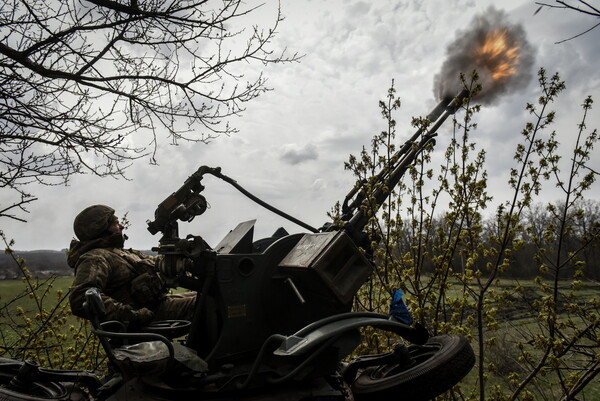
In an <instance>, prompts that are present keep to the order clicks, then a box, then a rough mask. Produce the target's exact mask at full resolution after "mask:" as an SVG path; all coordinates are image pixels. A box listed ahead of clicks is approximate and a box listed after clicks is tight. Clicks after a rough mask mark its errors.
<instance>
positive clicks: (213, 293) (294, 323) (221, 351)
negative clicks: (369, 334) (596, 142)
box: [148, 90, 468, 386]
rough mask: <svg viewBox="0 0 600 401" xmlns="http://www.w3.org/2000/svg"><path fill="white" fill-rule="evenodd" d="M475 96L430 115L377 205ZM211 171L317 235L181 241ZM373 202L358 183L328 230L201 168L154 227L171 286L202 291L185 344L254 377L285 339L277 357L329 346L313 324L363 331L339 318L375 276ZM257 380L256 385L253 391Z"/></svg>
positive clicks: (384, 178) (417, 330)
mask: <svg viewBox="0 0 600 401" xmlns="http://www.w3.org/2000/svg"><path fill="white" fill-rule="evenodd" d="M467 96H468V92H467V91H466V90H465V91H463V92H461V93H460V94H458V96H457V97H455V98H453V99H445V100H443V101H442V102H440V103H439V104H438V105H437V106H436V107H435V108H434V110H433V111H432V112H431V113H430V114H429V115H427V117H426V118H427V120H428V121H429V122H430V124H428V125H427V126H424V127H422V128H420V129H418V130H417V131H416V132H415V133H414V134H413V136H412V137H411V138H409V140H408V141H407V142H406V143H405V144H404V145H403V146H402V147H401V148H400V149H399V150H398V151H397V153H396V154H395V155H394V156H393V158H392V163H391V164H390V165H389V166H386V168H384V169H383V170H382V171H381V172H380V173H379V174H378V175H377V176H376V179H375V182H376V183H377V184H378V185H376V186H375V187H374V191H373V193H371V194H369V198H370V199H374V201H375V202H374V203H375V205H376V206H379V205H381V204H383V203H384V201H385V199H386V198H387V197H388V196H389V191H390V189H391V188H393V187H395V186H396V185H397V184H398V183H399V182H400V180H401V179H402V176H403V175H404V173H405V172H406V171H407V169H408V168H409V167H410V165H411V164H412V163H413V162H414V161H415V159H416V158H417V157H418V156H419V154H420V153H421V152H423V150H424V149H426V147H427V146H429V145H430V144H431V143H432V142H433V141H434V140H435V137H436V135H437V133H436V132H437V130H438V128H439V127H440V126H441V125H442V124H443V123H444V122H445V121H446V120H447V119H448V117H449V116H451V115H452V114H454V113H455V112H456V111H457V110H458V108H459V107H460V106H461V105H462V103H463V101H464V99H465V98H466V97H467ZM206 174H209V175H212V176H214V177H217V178H220V179H222V180H224V181H226V182H228V183H229V184H231V185H233V186H234V187H235V188H236V189H238V190H239V191H241V192H242V193H244V194H245V195H246V196H248V197H250V198H251V199H252V200H254V201H255V202H257V203H258V204H260V205H261V206H264V207H266V208H268V209H269V210H271V211H272V212H274V213H276V214H278V215H280V216H282V217H284V218H286V219H288V220H290V221H292V222H294V223H296V224H298V225H300V226H301V227H303V228H305V229H306V230H308V231H309V233H306V234H304V233H300V234H288V233H287V232H285V230H282V229H280V230H278V231H277V232H275V234H274V235H273V236H272V237H270V238H265V239H262V240H259V241H254V240H253V227H254V222H255V221H254V220H253V221H247V222H244V223H240V224H239V225H238V226H237V227H236V228H235V229H234V230H232V231H231V232H230V233H229V234H227V235H226V236H225V238H224V239H223V240H222V241H221V242H220V243H219V244H218V245H216V246H215V247H214V248H211V247H210V246H209V245H208V244H206V242H205V241H204V240H203V239H202V238H201V237H198V236H188V237H187V238H180V237H179V232H178V231H179V230H178V222H179V221H184V222H189V221H191V220H193V219H194V218H195V217H196V216H199V215H201V214H203V213H204V212H205V211H206V208H207V201H206V199H205V198H204V196H203V195H201V192H202V191H203V190H204V186H203V185H202V180H203V178H204V176H205V175H206ZM365 197H366V195H365V193H364V192H363V190H362V183H361V182H357V184H356V186H355V187H354V188H353V189H352V190H351V191H350V192H349V194H348V195H347V196H346V198H345V199H344V202H343V205H342V216H341V224H333V223H328V224H325V225H324V226H322V227H321V228H319V229H316V228H313V227H311V226H310V225H308V224H306V223H304V222H302V221H300V220H298V219H296V218H293V217H292V216H289V215H287V214H286V213H283V212H281V211H280V210H278V209H276V208H274V207H272V206H271V205H269V204H267V203H266V202H263V201H262V200H260V199H258V198H256V197H255V196H253V195H252V194H250V193H249V192H248V191H246V190H245V189H244V188H242V187H241V186H240V185H239V184H238V183H237V182H236V181H234V180H233V179H231V178H229V177H227V176H226V175H224V174H223V173H222V172H221V168H219V167H217V168H211V167H207V166H202V167H200V168H199V169H198V170H197V171H196V172H195V173H194V174H192V175H191V176H190V177H189V178H188V179H187V180H186V181H185V183H184V184H183V185H182V186H181V187H180V188H179V189H178V190H177V191H176V192H174V193H172V194H171V195H170V196H169V197H167V198H166V199H165V200H164V201H163V202H161V203H160V205H159V206H158V207H157V209H156V211H155V216H154V220H153V221H148V230H149V231H150V232H151V233H152V234H156V233H158V232H160V233H162V238H161V239H160V241H159V246H158V247H157V248H155V250H156V251H157V252H158V253H159V254H160V255H162V256H163V258H162V261H161V264H160V270H161V271H162V273H163V274H164V275H165V276H166V277H167V279H168V280H169V282H170V284H171V285H172V286H181V287H185V288H188V289H191V290H196V291H198V292H199V296H198V301H197V304H196V312H195V318H194V321H193V322H192V325H191V329H190V332H189V335H188V338H187V344H186V345H187V346H188V347H190V348H192V349H194V350H196V351H197V352H198V354H199V355H200V356H201V357H202V358H204V359H205V360H206V361H207V362H208V363H209V365H210V366H212V367H213V368H218V367H222V366H228V369H239V370H240V372H246V373H247V370H248V369H252V367H251V366H250V365H252V366H258V365H257V364H258V362H257V359H260V358H261V356H262V354H263V352H264V349H265V347H267V343H269V341H270V339H272V338H274V337H273V336H278V337H276V340H277V341H275V342H277V343H281V342H282V341H283V345H282V346H281V347H280V350H278V351H277V352H279V355H291V354H292V353H294V352H298V349H299V347H300V348H301V347H312V346H314V347H317V346H318V345H319V341H321V340H318V341H317V340H314V341H315V342H316V345H311V341H312V340H311V339H308V340H307V339H306V338H302V337H301V336H300V335H299V334H298V333H300V332H298V330H301V329H302V328H305V329H302V330H305V331H303V333H307V332H308V331H306V330H309V329H306V327H308V328H310V327H311V323H312V322H316V321H321V322H325V323H321V324H326V325H328V326H327V327H328V328H327V330H331V331H332V332H334V331H335V330H338V331H340V332H342V330H343V329H347V328H348V327H350V326H351V325H352V324H354V325H355V326H356V327H359V326H360V325H361V323H360V322H354V323H353V322H351V321H350V320H347V319H346V318H343V319H345V320H343V322H341V320H342V318H339V319H340V322H338V323H337V324H335V323H336V322H337V320H336V319H338V318H337V317H336V316H346V315H344V314H346V313H348V312H349V311H350V309H351V304H352V299H353V297H354V295H355V294H356V292H357V291H358V289H359V287H360V286H361V285H362V284H363V283H364V282H365V281H366V280H367V279H368V277H369V276H370V274H371V273H372V264H371V261H369V260H368V258H367V257H365V256H364V255H363V253H362V252H360V251H359V249H358V247H359V246H360V245H361V244H362V242H363V241H364V239H365V233H364V229H365V226H366V224H367V222H368V219H369V216H368V215H367V214H366V213H365V211H364V208H362V207H361V206H362V205H363V202H364V201H365ZM354 316H357V318H363V319H372V322H371V323H372V324H371V325H375V326H380V327H384V328H386V327H387V326H390V325H391V324H390V323H386V320H384V319H381V317H374V316H372V315H368V314H365V315H356V314H355V315H354ZM323 319H324V320H323ZM328 319H330V320H331V324H330V323H327V322H328ZM329 326H331V327H329ZM324 327H325V326H324ZM388 329H390V328H389V327H388ZM323 330H325V329H323ZM390 330H393V331H401V332H402V333H400V334H401V335H402V336H403V337H404V338H406V339H408V340H409V341H412V342H414V343H424V342H425V341H426V340H427V336H428V334H427V333H426V331H425V330H424V328H422V327H409V326H406V325H403V326H402V325H398V324H396V325H395V326H394V328H391V329H390ZM309 331H310V330H309ZM294 333H296V334H294ZM330 334H331V333H328V332H325V335H324V338H328V336H329V337H332V336H333V334H331V335H330ZM282 336H283V337H282ZM286 336H287V337H286ZM323 341H324V340H323ZM356 341H357V338H356V337H355V336H354V337H353V336H350V335H349V336H348V340H347V341H346V342H344V341H342V342H340V344H341V345H339V348H340V349H339V352H338V353H337V354H336V355H332V357H331V363H337V362H339V360H340V355H342V354H344V353H347V352H348V349H349V350H350V351H351V350H352V349H353V348H352V347H354V346H355V345H356ZM307 344H308V345H307ZM344 347H346V348H347V349H342V348H344ZM277 352H276V353H275V354H276V355H277ZM286 353H287V354H286ZM257 355H258V357H257ZM342 358H343V356H342ZM319 364H320V365H322V367H323V369H325V368H326V367H327V366H328V363H325V362H322V361H321V362H320V363H319ZM232 367H233V368H232ZM240 374H242V373H240ZM250 376H252V375H250ZM250 381H251V380H250V378H248V379H247V380H246V381H245V382H244V383H245V385H247V384H248V383H249V382H250ZM239 385H240V384H239V383H238V386H239Z"/></svg>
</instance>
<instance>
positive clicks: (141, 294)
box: [68, 205, 196, 326]
mask: <svg viewBox="0 0 600 401" xmlns="http://www.w3.org/2000/svg"><path fill="white" fill-rule="evenodd" d="M114 212H115V211H114V209H112V208H110V207H108V206H105V205H94V206H90V207H88V208H86V209H84V210H83V211H82V212H81V213H79V214H78V215H77V217H75V222H74V223H73V229H74V230H75V235H76V236H77V238H78V240H76V239H73V240H72V241H71V246H70V249H69V256H68V263H69V266H71V267H72V268H74V269H75V280H74V281H73V285H72V287H71V293H70V298H69V301H70V303H71V310H72V311H73V314H75V315H77V316H80V317H84V318H87V316H86V314H85V310H84V308H83V302H84V301H85V291H86V290H87V289H88V288H90V287H96V288H98V289H99V290H100V293H101V295H102V300H103V301H104V305H105V307H106V315H105V319H106V320H119V321H128V322H130V323H131V324H133V325H136V326H143V325H145V324H147V323H149V322H151V321H157V320H167V319H178V320H191V319H192V316H193V313H194V304H195V300H196V293H195V292H187V293H184V294H168V289H167V288H166V287H165V285H164V280H163V278H162V277H161V276H160V273H159V272H158V270H157V268H156V266H155V265H156V260H157V258H158V257H157V256H150V255H145V254H143V253H142V252H140V251H136V250H133V249H123V245H124V242H125V240H126V239H127V236H125V235H124V234H123V228H124V227H123V226H122V225H121V223H120V222H119V219H118V218H117V217H116V216H115V215H114Z"/></svg>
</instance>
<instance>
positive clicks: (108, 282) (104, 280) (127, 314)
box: [69, 250, 135, 321]
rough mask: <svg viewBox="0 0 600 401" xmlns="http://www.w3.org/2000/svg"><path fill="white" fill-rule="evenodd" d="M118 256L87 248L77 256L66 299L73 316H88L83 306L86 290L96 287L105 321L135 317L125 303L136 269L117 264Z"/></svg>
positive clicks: (129, 303) (128, 303) (131, 308)
mask: <svg viewBox="0 0 600 401" xmlns="http://www.w3.org/2000/svg"><path fill="white" fill-rule="evenodd" d="M118 259H119V258H118V257H116V255H114V254H111V253H110V252H109V251H106V250H94V251H90V252H87V253H85V254H84V255H82V256H81V257H80V258H79V261H78V263H77V270H76V273H75V280H74V281H73V286H72V287H71V293H70V298H69V301H70V304H71V310H72V312H73V314H74V315H76V316H80V317H84V318H87V316H86V313H85V310H84V308H83V303H84V302H85V291H86V290H87V289H88V288H91V287H96V288H98V289H99V290H100V293H101V295H102V300H103V301H104V305H105V308H106V315H105V316H104V320H120V321H128V320H132V319H133V318H134V311H133V307H132V306H131V302H127V301H128V299H127V297H128V295H127V292H128V283H129V282H130V281H131V280H132V279H133V278H134V277H135V272H133V271H131V270H130V268H129V267H127V266H125V265H124V264H123V263H119V260H118ZM108 294H110V295H108ZM116 298H119V299H118V300H117V299H116Z"/></svg>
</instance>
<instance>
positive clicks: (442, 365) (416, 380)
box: [351, 335, 475, 401]
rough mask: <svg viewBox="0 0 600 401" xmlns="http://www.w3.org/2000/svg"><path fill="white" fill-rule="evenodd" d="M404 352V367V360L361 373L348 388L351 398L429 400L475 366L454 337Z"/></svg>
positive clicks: (465, 345)
mask: <svg viewBox="0 0 600 401" xmlns="http://www.w3.org/2000/svg"><path fill="white" fill-rule="evenodd" d="M407 350H408V355H409V356H410V361H411V362H410V364H408V365H407V364H406V361H404V362H403V363H399V362H398V363H395V362H392V363H385V364H381V365H377V366H371V367H368V368H366V369H365V370H364V371H362V372H361V373H360V374H359V376H358V377H357V378H356V380H355V381H354V383H353V384H352V387H351V388H352V392H353V393H354V398H355V399H356V400H357V401H367V400H368V401H371V400H384V399H386V398H385V397H390V398H389V399H402V400H411V401H425V400H430V399H432V398H434V397H435V396H437V395H440V394H442V393H444V392H446V391H447V390H449V389H450V388H452V387H453V386H454V385H455V384H457V383H458V382H459V381H460V380H461V379H462V378H463V377H465V376H466V375H467V373H469V371H470V370H471V368H472V367H473V366H474V365H475V355H474V353H473V349H472V348H471V346H470V345H469V343H468V342H467V340H465V339H464V338H463V337H461V336H458V335H444V336H437V337H432V338H430V339H429V341H427V343H426V344H424V345H409V346H408V347H407ZM391 397H394V398H391Z"/></svg>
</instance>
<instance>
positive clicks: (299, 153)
mask: <svg viewBox="0 0 600 401" xmlns="http://www.w3.org/2000/svg"><path fill="white" fill-rule="evenodd" d="M318 157H319V153H318V151H317V147H316V146H315V145H313V144H307V145H304V146H302V147H300V146H298V145H296V144H290V145H286V146H284V148H283V150H282V152H281V156H280V157H279V159H280V160H281V161H283V162H285V163H289V164H292V165H296V164H299V163H302V162H304V161H307V160H317V159H318Z"/></svg>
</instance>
